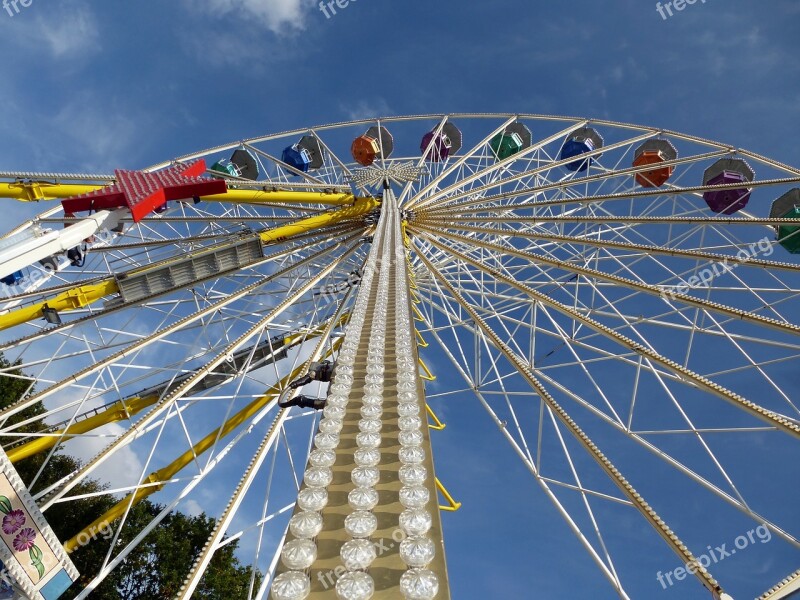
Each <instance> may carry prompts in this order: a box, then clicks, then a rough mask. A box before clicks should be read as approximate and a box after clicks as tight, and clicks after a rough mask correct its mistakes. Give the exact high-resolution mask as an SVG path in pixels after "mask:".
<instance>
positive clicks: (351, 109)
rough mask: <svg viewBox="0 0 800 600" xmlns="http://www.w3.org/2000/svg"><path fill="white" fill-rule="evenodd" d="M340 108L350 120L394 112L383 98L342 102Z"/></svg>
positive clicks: (382, 115) (381, 115)
mask: <svg viewBox="0 0 800 600" xmlns="http://www.w3.org/2000/svg"><path fill="white" fill-rule="evenodd" d="M340 108H341V111H342V112H343V113H344V114H345V115H346V116H347V118H348V119H350V120H351V121H355V120H358V119H369V118H371V117H385V116H388V115H393V114H394V111H393V110H392V109H391V108H390V107H389V104H388V103H387V102H386V100H384V99H383V98H374V99H372V100H358V101H357V102H354V103H352V104H349V103H348V104H342V105H340Z"/></svg>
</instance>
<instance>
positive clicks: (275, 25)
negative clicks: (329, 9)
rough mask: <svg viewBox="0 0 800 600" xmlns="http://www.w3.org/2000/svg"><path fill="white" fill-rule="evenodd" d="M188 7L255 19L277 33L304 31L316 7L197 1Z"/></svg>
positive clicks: (277, 1) (276, 1)
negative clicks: (306, 22)
mask: <svg viewBox="0 0 800 600" xmlns="http://www.w3.org/2000/svg"><path fill="white" fill-rule="evenodd" d="M187 6H191V7H192V8H197V7H200V9H201V10H203V11H204V12H207V13H211V14H214V15H236V16H239V17H240V18H241V19H243V20H246V21H249V20H252V19H255V20H256V21H258V22H259V23H260V24H262V25H264V26H266V27H267V28H268V29H269V30H271V31H273V32H275V33H279V34H280V33H287V32H289V31H291V30H297V29H302V28H303V27H304V25H305V17H306V15H307V14H308V13H309V12H310V10H311V9H312V7H313V6H315V2H314V0H199V1H197V0H195V1H194V2H192V3H191V4H189V3H188V2H187Z"/></svg>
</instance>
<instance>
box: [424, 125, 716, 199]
mask: <svg viewBox="0 0 800 600" xmlns="http://www.w3.org/2000/svg"><path fill="white" fill-rule="evenodd" d="M637 141H641V139H638V138H637V139H631V140H629V141H628V142H629V143H631V144H633V143H636V142H637ZM624 145H625V143H624V142H623V143H620V144H619V145H614V147H624ZM611 149H613V148H612V146H608V147H606V148H604V151H606V152H607V151H608V150H611ZM729 153H730V150H729V149H727V148H725V149H720V150H715V151H713V152H706V153H704V154H696V155H693V156H689V157H684V158H676V159H675V160H670V161H664V162H663V163H661V165H660V166H663V167H664V168H674V167H678V166H682V165H691V164H694V163H696V162H700V161H705V160H710V159H713V158H720V157H722V156H725V155H727V154H729ZM586 156H589V155H588V154H587V155H586ZM570 160H574V159H566V160H564V161H558V162H557V163H552V164H548V165H547V166H545V167H537V168H535V169H531V170H529V171H525V172H523V173H520V174H518V175H514V176H511V177H508V178H506V179H503V180H499V181H496V182H493V183H492V184H488V185H486V186H482V187H481V188H475V189H471V190H470V191H469V193H461V194H456V195H454V196H449V197H447V198H444V199H443V200H440V201H439V202H436V203H434V204H431V205H429V206H426V208H425V212H430V213H434V212H436V209H437V207H439V208H441V209H447V210H455V209H459V210H460V209H463V208H472V207H475V206H480V205H481V204H483V203H488V202H492V201H496V200H500V199H508V198H515V197H517V196H518V195H524V194H525V192H526V191H527V192H535V194H536V195H541V194H543V193H545V192H550V191H559V192H565V191H568V190H571V189H572V188H573V187H577V186H584V187H585V186H587V185H589V184H592V183H596V182H600V183H603V182H606V181H609V180H612V179H619V180H620V183H619V185H620V186H622V185H623V184H624V183H625V181H626V179H627V178H628V177H630V176H635V175H637V174H639V173H646V172H647V171H648V170H650V169H652V165H650V166H647V165H645V166H641V167H629V168H625V169H605V170H603V171H602V172H600V173H596V174H594V175H587V176H585V177H581V178H579V179H559V180H558V181H556V182H552V183H536V184H535V185H533V186H525V187H522V188H519V189H517V190H512V191H511V192H506V193H503V194H494V195H489V196H485V197H484V198H482V199H476V200H464V199H465V198H469V197H470V196H473V197H474V195H475V194H479V193H480V192H484V191H488V190H491V189H493V188H495V187H500V186H502V185H505V184H507V183H512V182H515V181H519V180H522V179H525V178H528V177H533V176H535V175H539V174H541V173H545V172H547V171H549V170H550V169H551V168H553V167H556V166H564V165H565V164H568V163H569V161H570ZM667 185H669V188H671V189H675V190H680V189H681V188H679V187H677V186H676V185H675V184H667ZM669 188H668V189H669ZM517 192H520V193H519V194H517ZM584 195H585V194H584V193H581V192H578V191H576V195H575V197H576V198H582V197H584ZM606 195H608V194H606ZM459 201H460V202H459Z"/></svg>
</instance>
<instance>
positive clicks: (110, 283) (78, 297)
mask: <svg viewBox="0 0 800 600" xmlns="http://www.w3.org/2000/svg"><path fill="white" fill-rule="evenodd" d="M118 291H119V288H118V287H117V282H116V281H115V280H114V279H113V278H110V279H107V280H105V281H100V282H99V283H93V284H89V285H79V286H76V287H74V288H72V289H71V290H67V291H66V292H62V293H61V294H59V295H58V296H56V297H55V298H51V299H49V300H47V301H46V302H38V303H36V304H33V305H31V306H24V307H22V308H18V309H16V310H12V311H9V312H7V313H5V314H2V315H0V331H2V330H4V329H8V328H10V327H14V326H16V325H20V324H22V323H27V322H28V321H33V320H34V319H38V318H41V317H43V316H44V309H45V308H53V309H55V310H57V311H58V312H65V311H70V310H76V309H78V308H83V307H84V306H88V305H89V304H92V303H94V302H97V301H98V300H100V299H101V298H105V297H106V296H110V295H111V294H115V293H117V292H118Z"/></svg>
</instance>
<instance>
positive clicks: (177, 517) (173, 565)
mask: <svg viewBox="0 0 800 600" xmlns="http://www.w3.org/2000/svg"><path fill="white" fill-rule="evenodd" d="M17 364H18V363H15V364H11V363H10V362H9V361H8V360H6V358H5V357H4V356H3V355H2V354H1V353H0V370H2V373H0V409H3V408H6V407H7V406H10V405H11V404H13V403H15V402H17V401H18V400H19V399H21V398H23V397H24V396H25V395H26V394H30V393H32V391H33V389H32V386H30V384H29V379H27V378H25V375H24V373H23V372H22V371H21V370H20V369H12V367H14V366H16V365H17ZM45 412H46V411H45V408H44V406H43V405H42V403H41V402H37V403H36V404H34V405H33V406H30V407H27V408H25V410H23V411H20V412H19V413H17V414H16V415H14V416H13V417H12V418H10V419H9V423H11V424H13V423H19V422H21V421H24V420H27V419H30V418H32V417H38V416H40V415H42V414H44V413H45ZM40 429H41V421H39V422H32V423H29V424H27V425H23V426H21V427H20V428H19V429H17V431H19V432H23V433H33V432H37V431H40ZM46 457H47V453H43V454H38V455H34V456H31V457H30V458H27V459H25V460H22V461H20V462H18V463H17V464H15V465H14V466H15V468H16V469H17V472H18V473H19V475H20V477H21V478H22V480H23V481H25V482H26V483H29V482H31V481H33V479H34V478H35V477H36V475H37V473H39V470H40V469H41V467H42V465H43V464H45V459H46ZM78 467H80V462H79V461H78V460H77V459H76V458H74V457H72V456H68V455H66V454H63V453H62V451H61V450H60V449H59V448H57V449H56V451H55V452H54V453H53V455H52V456H51V457H50V459H49V460H48V461H47V464H46V466H45V468H44V470H43V471H42V473H41V474H40V476H39V477H38V479H37V481H36V484H35V486H34V488H33V490H32V491H36V490H40V489H44V488H46V487H48V486H50V485H52V484H53V483H55V482H57V481H59V480H61V479H62V478H64V477H65V476H67V475H68V474H70V473H72V472H73V471H74V470H75V469H77V468H78ZM105 489H106V487H105V486H104V485H103V484H101V483H100V482H98V481H96V480H93V479H86V480H84V481H82V482H81V483H79V484H78V485H77V486H76V487H75V488H74V489H73V491H72V495H75V496H78V495H84V494H96V495H94V496H91V497H89V498H84V499H81V500H77V501H70V502H64V503H57V504H54V505H53V506H52V507H51V508H50V509H49V510H48V511H47V512H46V513H45V517H46V518H47V521H48V523H49V524H50V526H51V527H52V528H53V531H54V533H55V534H56V536H57V537H58V539H60V540H62V541H63V540H66V539H69V538H71V537H73V536H74V535H76V534H78V533H79V532H80V531H81V530H82V529H83V528H84V527H85V526H86V525H87V524H89V523H91V522H92V521H94V520H95V519H96V518H97V517H99V516H100V515H102V514H103V513H104V512H105V511H106V510H108V509H109V508H110V507H111V506H113V505H114V504H115V503H116V501H117V499H116V498H115V497H114V496H113V495H111V494H99V492H102V491H104V490H105ZM162 509H163V507H162V506H160V505H158V504H155V503H153V502H151V501H149V500H144V501H142V502H140V503H139V504H137V505H136V506H134V507H133V508H132V509H131V511H130V514H129V515H128V519H127V520H126V522H125V526H124V527H123V528H122V531H121V532H120V534H119V537H118V540H117V542H116V546H115V549H116V550H117V551H119V550H121V549H122V548H123V547H124V546H125V545H126V544H127V543H128V542H130V541H131V540H132V539H133V538H134V537H135V536H136V535H137V534H138V533H139V532H140V531H141V530H142V529H143V528H144V527H145V526H146V525H147V523H149V522H150V521H151V520H152V519H153V518H154V517H155V516H156V515H157V514H158V513H160V512H161V510H162ZM214 526H215V520H214V519H213V518H211V517H208V516H206V515H205V514H201V515H199V516H196V517H193V516H189V515H185V514H183V513H181V512H177V511H176V512H173V513H170V514H169V515H167V517H165V518H164V520H163V521H161V523H159V524H158V525H157V526H156V527H155V528H154V529H153V531H151V532H150V534H149V535H148V536H147V537H146V538H145V539H144V540H143V541H142V543H141V544H139V546H137V547H136V548H135V549H134V550H133V551H132V552H131V553H130V554H129V555H128V556H127V557H126V558H125V560H124V561H123V562H122V564H120V565H119V566H118V567H117V568H116V569H114V571H112V572H111V574H110V575H109V576H107V577H106V578H105V579H104V580H103V582H102V583H101V584H100V585H99V586H98V587H97V588H96V589H95V590H94V591H93V592H92V598H93V599H94V598H97V599H98V600H106V599H107V600H118V599H119V598H124V599H126V600H161V599H166V598H174V597H175V595H176V594H177V593H178V591H179V589H180V586H181V585H182V584H183V580H184V578H185V576H186V574H187V573H188V570H189V569H190V567H191V566H192V564H194V561H195V559H196V558H197V557H198V556H199V555H200V552H201V551H202V549H203V546H204V545H205V542H206V540H207V539H208V537H209V535H210V534H211V532H212V530H213V529H214ZM115 529H116V528H115ZM111 542H112V539H111V536H110V535H102V536H96V537H95V538H93V539H92V540H91V541H90V542H89V543H87V544H85V545H83V546H81V547H80V548H78V549H77V550H75V551H74V552H73V553H72V554H71V556H70V558H71V559H72V561H73V562H74V563H75V566H76V567H77V569H78V571H79V572H80V573H81V577H80V579H79V580H78V582H77V583H76V585H73V586H72V587H71V588H70V589H69V590H67V592H66V593H65V594H64V596H62V598H63V599H64V600H69V599H71V598H74V597H75V596H77V595H78V594H79V593H80V591H81V590H82V589H83V588H84V587H85V586H86V585H87V584H88V583H89V582H90V581H91V580H92V578H93V577H94V575H95V574H96V573H97V572H98V571H99V570H100V568H101V566H102V564H103V561H104V560H105V557H106V555H107V553H108V550H109V548H110V546H111ZM237 547H238V542H232V543H230V544H227V545H226V546H225V547H223V548H221V549H220V550H218V551H217V552H216V553H215V554H214V557H213V559H212V560H211V563H210V565H209V567H208V569H207V570H206V573H205V575H204V576H203V579H202V581H201V582H200V584H199V586H198V588H197V590H196V591H195V594H194V597H195V598H203V599H205V600H223V599H225V600H228V599H236V598H247V594H248V590H249V586H250V579H251V577H252V573H253V571H252V567H249V566H244V565H242V564H241V563H240V561H239V559H238V558H237V557H236V549H237ZM260 579H261V577H260V574H259V573H256V585H259V584H260Z"/></svg>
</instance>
